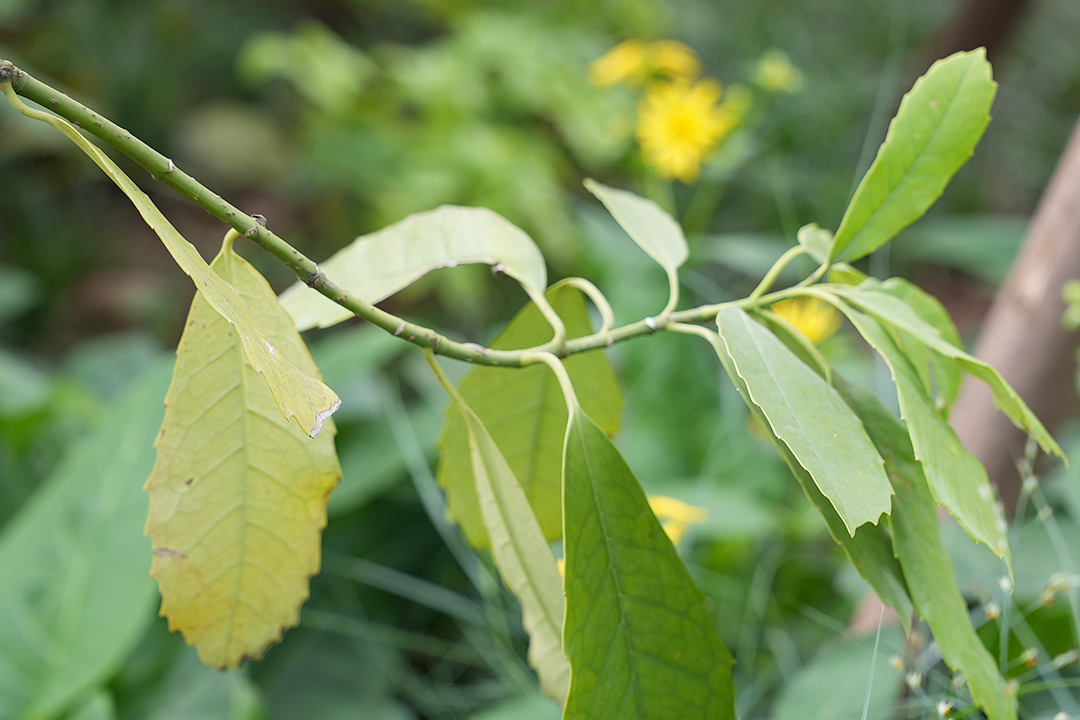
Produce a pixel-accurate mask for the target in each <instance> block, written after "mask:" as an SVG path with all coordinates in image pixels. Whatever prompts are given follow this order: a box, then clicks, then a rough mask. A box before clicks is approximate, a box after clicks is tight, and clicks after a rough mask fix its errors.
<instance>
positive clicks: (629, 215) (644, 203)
mask: <svg viewBox="0 0 1080 720" xmlns="http://www.w3.org/2000/svg"><path fill="white" fill-rule="evenodd" d="M585 187H586V188H588V190H589V192H591V193H592V194H593V195H595V196H596V197H598V198H600V202H602V203H604V206H605V207H606V208H607V209H608V212H610V213H611V215H612V217H614V218H615V221H616V222H618V223H619V225H621V226H622V229H623V230H625V231H626V234H627V235H629V236H630V237H631V238H633V239H634V242H636V243H637V244H638V245H639V246H640V247H641V249H642V250H644V251H645V252H647V253H648V254H649V257H651V258H652V259H653V260H655V261H656V262H657V263H658V264H659V265H660V267H662V268H664V269H665V270H667V271H668V273H669V274H670V273H673V272H675V271H676V270H678V269H679V268H680V267H682V265H683V263H685V262H686V258H688V257H689V256H690V250H689V247H688V246H687V244H686V238H685V237H684V236H683V231H682V228H681V227H679V223H677V222H675V218H673V217H671V215H669V214H668V213H667V212H665V211H664V210H663V209H662V208H661V207H660V206H659V205H657V204H656V203H654V202H653V201H652V200H646V199H645V198H643V197H638V196H637V195H635V194H634V193H632V192H627V191H626V190H619V189H617V188H612V187H608V186H607V185H602V184H600V183H598V182H596V181H595V180H586V181H585Z"/></svg>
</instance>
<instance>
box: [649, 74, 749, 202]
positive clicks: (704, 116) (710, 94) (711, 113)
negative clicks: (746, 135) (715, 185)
mask: <svg viewBox="0 0 1080 720" xmlns="http://www.w3.org/2000/svg"><path fill="white" fill-rule="evenodd" d="M720 93H721V86H720V83H718V82H716V81H715V80H710V79H705V80H701V81H700V82H697V83H694V84H693V85H691V84H690V83H687V82H682V81H675V82H669V83H658V84H656V85H653V86H652V87H651V88H649V90H648V91H647V92H646V93H645V99H644V100H642V102H641V108H640V110H639V111H638V125H637V136H638V142H640V143H641V150H642V154H643V155H644V159H645V162H646V163H647V164H649V165H652V166H653V167H655V168H656V171H657V173H659V174H660V176H661V177H663V178H667V179H669V180H670V179H678V180H682V181H683V182H685V183H690V182H693V181H694V180H696V179H697V176H698V174H699V173H700V172H701V163H702V162H703V161H704V159H705V156H706V155H707V154H708V152H709V151H710V150H712V149H713V148H714V147H715V146H716V144H717V143H718V142H720V141H721V140H722V139H723V138H725V137H726V136H727V134H728V133H730V132H731V131H732V129H734V127H735V126H736V125H738V123H739V117H738V115H737V114H736V113H735V112H734V111H733V109H732V108H729V107H724V106H722V105H717V103H718V102H719V100H720Z"/></svg>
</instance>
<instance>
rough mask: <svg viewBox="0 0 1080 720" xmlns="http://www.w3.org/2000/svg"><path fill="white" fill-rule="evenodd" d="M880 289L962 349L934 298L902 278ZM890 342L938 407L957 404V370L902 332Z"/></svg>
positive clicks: (958, 334) (959, 373)
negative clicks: (905, 359)
mask: <svg viewBox="0 0 1080 720" xmlns="http://www.w3.org/2000/svg"><path fill="white" fill-rule="evenodd" d="M868 287H869V286H868ZM879 287H880V288H881V291H882V292H885V293H888V294H889V295H892V296H893V297H896V298H899V299H900V300H902V301H904V302H905V303H907V305H908V306H909V307H910V308H911V309H912V310H914V311H915V314H916V315H918V316H919V318H921V319H922V320H923V321H924V322H926V323H928V324H929V325H930V326H931V327H933V328H934V329H935V330H937V331H938V333H939V334H940V335H941V338H942V339H943V340H945V341H946V342H948V343H950V344H952V345H954V346H956V347H957V348H959V349H961V350H962V349H963V347H964V346H963V343H962V342H961V340H960V332H959V331H958V330H957V329H956V325H955V324H954V323H953V321H952V318H951V317H949V313H948V312H947V311H946V310H945V308H944V307H943V306H942V305H941V303H940V302H938V300H937V298H935V297H934V296H933V295H931V294H930V293H928V292H926V291H925V290H923V289H922V288H920V287H918V286H917V285H915V284H913V283H910V282H908V281H907V280H904V279H902V278H889V279H888V280H886V281H885V282H883V283H881V284H880V286H879ZM893 339H894V340H896V344H897V345H899V346H900V349H901V350H902V351H903V352H904V355H906V356H907V358H908V359H909V360H910V361H911V364H912V365H913V366H914V367H915V370H916V371H917V372H918V373H919V377H920V378H921V379H922V382H923V387H925V388H926V390H927V394H928V395H930V396H932V397H935V399H936V403H935V404H936V405H937V407H938V408H939V409H941V408H944V409H946V410H947V409H948V408H950V407H951V406H952V404H953V403H954V402H955V401H956V396H957V394H958V393H959V392H960V382H961V380H963V371H962V370H961V369H960V366H959V365H957V364H956V363H955V362H953V361H952V360H950V359H948V358H945V357H942V356H941V355H940V354H938V353H936V352H933V351H932V350H930V349H929V348H928V347H926V346H925V345H923V344H922V343H921V342H920V341H919V339H918V338H916V337H912V336H911V334H910V333H907V332H905V331H903V330H897V331H896V333H895V335H894V338H893Z"/></svg>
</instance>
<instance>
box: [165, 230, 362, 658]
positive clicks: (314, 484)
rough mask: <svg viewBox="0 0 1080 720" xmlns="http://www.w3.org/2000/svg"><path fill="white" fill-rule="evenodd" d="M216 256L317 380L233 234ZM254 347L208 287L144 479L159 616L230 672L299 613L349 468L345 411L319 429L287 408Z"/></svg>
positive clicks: (280, 346)
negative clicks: (342, 454)
mask: <svg viewBox="0 0 1080 720" xmlns="http://www.w3.org/2000/svg"><path fill="white" fill-rule="evenodd" d="M212 267H213V269H214V270H216V271H217V273H218V274H219V275H220V276H221V277H222V278H223V279H224V280H226V281H228V282H230V283H232V285H233V286H235V288H236V292H237V295H238V297H239V298H242V299H243V301H244V302H245V303H246V305H247V306H248V307H250V308H251V314H252V316H253V317H252V320H253V321H256V322H258V323H259V324H260V325H261V326H262V327H263V328H265V330H266V337H267V342H268V343H270V344H271V347H273V348H274V353H275V355H276V356H278V357H286V358H288V359H289V360H291V361H292V363H295V364H296V366H297V367H298V368H299V370H300V371H302V372H303V373H304V374H306V375H307V376H309V377H312V378H318V377H319V371H318V368H317V367H316V366H315V363H314V361H312V359H311V355H310V354H309V353H308V351H307V348H306V347H305V346H304V344H303V341H302V340H301V339H300V336H299V334H298V333H297V332H296V330H295V328H294V327H293V324H292V319H291V318H290V317H289V316H288V314H287V313H286V312H285V311H284V309H283V308H282V307H281V306H280V304H279V303H278V301H277V298H276V297H275V295H274V293H273V291H272V290H271V289H270V286H269V285H268V284H267V283H266V281H265V280H264V279H263V278H262V276H261V275H259V274H258V272H257V271H255V270H254V268H252V267H251V266H250V265H249V264H248V263H247V262H245V261H244V260H243V259H242V258H240V257H239V256H238V255H236V254H235V253H233V251H232V249H231V243H229V242H226V247H225V248H223V250H222V252H221V254H219V255H218V257H217V258H216V259H215V260H214V263H213V265H212ZM249 358H250V356H249V355H248V354H247V353H245V352H244V348H243V346H242V344H241V340H240V339H239V338H238V337H237V333H236V331H235V329H234V327H233V326H232V325H231V324H230V323H229V322H227V321H226V320H225V319H224V318H223V317H222V316H221V315H220V314H219V313H218V312H217V311H216V310H215V309H214V308H212V307H211V306H210V305H209V304H208V303H207V301H206V300H205V298H204V297H203V295H202V294H201V293H200V294H197V295H196V297H195V300H194V301H193V302H192V306H191V311H190V314H189V315H188V321H187V325H186V327H185V329H184V334H183V337H182V338H181V340H180V347H179V349H178V350H177V361H176V369H175V371H174V373H173V381H172V386H171V387H170V388H169V394H168V397H167V399H166V403H165V405H166V409H165V421H164V423H163V424H162V428H161V433H160V434H159V435H158V439H157V442H156V446H157V449H158V457H157V463H156V464H155V466H154V470H153V473H152V474H151V476H150V479H149V480H148V481H147V483H146V490H147V492H148V493H149V495H150V514H149V517H148V519H147V523H146V534H147V535H148V536H149V537H150V538H151V539H152V541H153V547H154V558H153V567H152V570H151V574H152V575H153V576H154V577H155V578H156V579H157V581H158V583H159V585H160V588H161V596H162V604H161V614H162V615H164V616H166V617H167V618H168V620H169V627H170V628H171V629H174V630H180V631H181V632H182V633H183V634H184V638H185V639H186V640H187V642H188V643H189V644H191V645H195V647H196V648H197V649H198V652H199V657H200V658H201V659H202V661H203V662H204V663H206V664H207V665H210V666H211V667H215V668H221V669H228V668H232V667H236V666H237V665H239V664H240V663H242V662H244V661H246V660H248V659H253V658H258V657H260V656H261V655H262V654H263V653H264V652H265V651H266V649H267V648H268V647H269V646H270V645H272V644H273V643H275V642H277V641H278V640H280V639H281V636H282V633H283V632H284V631H285V629H286V628H289V627H291V626H293V625H296V623H297V622H298V620H299V612H300V606H301V605H302V604H303V602H304V600H306V599H307V597H308V580H309V578H310V577H311V576H312V575H314V574H315V573H316V572H318V569H319V559H320V551H319V540H320V534H321V532H322V529H323V527H325V525H326V502H327V498H328V496H329V494H330V491H331V490H332V489H333V487H334V485H335V484H336V483H337V481H338V480H339V478H340V477H341V468H340V466H339V465H338V461H337V456H336V454H335V451H334V434H335V432H336V430H335V429H334V426H333V422H332V421H330V420H326V421H325V423H326V424H325V426H324V428H323V430H324V431H323V432H322V433H321V434H320V435H319V436H318V437H316V438H314V439H313V438H310V437H308V436H307V435H306V434H305V433H304V432H303V431H302V430H301V429H300V428H299V427H297V425H296V424H294V423H292V422H290V421H288V420H286V419H285V418H284V417H282V414H281V413H280V412H279V411H278V408H277V407H276V402H275V399H274V395H273V394H272V393H271V392H270V389H269V388H268V386H267V383H266V382H264V381H263V380H262V378H260V377H259V376H258V375H257V374H256V372H255V370H254V369H253V368H252V363H251V360H250V359H249ZM290 364H291V363H290Z"/></svg>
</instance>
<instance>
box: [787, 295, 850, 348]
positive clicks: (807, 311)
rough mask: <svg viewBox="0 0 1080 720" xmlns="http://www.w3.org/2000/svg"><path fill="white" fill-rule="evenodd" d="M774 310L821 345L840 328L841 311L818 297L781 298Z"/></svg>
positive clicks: (816, 343) (809, 338)
mask: <svg viewBox="0 0 1080 720" xmlns="http://www.w3.org/2000/svg"><path fill="white" fill-rule="evenodd" d="M772 311H773V312H774V313H776V314H777V315H779V316H780V317H782V318H784V319H785V320H787V321H788V322H789V323H791V324H792V325H794V326H795V327H796V328H797V329H798V330H799V332H801V333H802V334H803V335H805V336H806V338H807V339H808V340H809V341H810V342H812V343H814V344H815V345H820V344H821V343H823V342H824V341H825V340H826V339H827V338H828V337H829V336H830V335H832V334H833V333H835V332H836V331H837V330H839V329H840V323H841V322H842V321H841V318H840V313H838V312H837V311H836V308H834V307H833V306H832V305H830V304H828V303H827V302H825V301H824V300H818V299H817V298H792V299H791V300H781V301H780V302H778V303H776V304H775V305H773V306H772Z"/></svg>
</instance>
